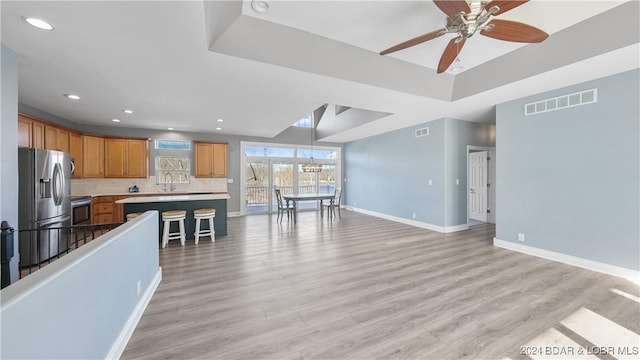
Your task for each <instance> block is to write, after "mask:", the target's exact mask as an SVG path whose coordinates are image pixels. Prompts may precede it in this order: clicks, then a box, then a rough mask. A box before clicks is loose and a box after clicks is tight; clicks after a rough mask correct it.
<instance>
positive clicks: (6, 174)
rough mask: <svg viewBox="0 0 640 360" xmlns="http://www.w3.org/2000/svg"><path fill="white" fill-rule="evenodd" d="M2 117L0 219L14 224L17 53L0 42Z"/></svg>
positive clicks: (15, 262)
mask: <svg viewBox="0 0 640 360" xmlns="http://www.w3.org/2000/svg"><path fill="white" fill-rule="evenodd" d="M0 63H2V73H1V75H0V78H1V79H2V103H1V104H0V109H1V111H2V115H1V116H2V119H1V121H0V139H2V140H1V141H0V220H5V221H7V222H9V225H10V226H13V227H14V228H16V229H17V228H18V211H17V210H16V209H17V208H18V172H17V171H15V169H17V168H18V56H17V55H16V53H15V52H13V50H11V49H9V48H8V47H6V46H4V45H2V52H1V53H0ZM13 248H14V251H15V250H16V249H18V233H17V232H16V233H15V235H14V247H13ZM9 266H10V267H11V281H12V282H15V281H17V280H18V257H17V256H15V255H14V257H13V259H12V260H11V263H10V265H9Z"/></svg>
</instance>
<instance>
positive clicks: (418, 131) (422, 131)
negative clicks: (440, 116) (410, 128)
mask: <svg viewBox="0 0 640 360" xmlns="http://www.w3.org/2000/svg"><path fill="white" fill-rule="evenodd" d="M427 135H429V127H425V128H422V129H416V137H423V136H427Z"/></svg>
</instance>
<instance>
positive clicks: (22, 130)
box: [18, 114, 45, 149]
mask: <svg viewBox="0 0 640 360" xmlns="http://www.w3.org/2000/svg"><path fill="white" fill-rule="evenodd" d="M44 127H45V125H44V123H42V122H40V121H38V120H37V118H34V117H31V116H29V115H25V114H18V147H28V148H36V149H44V148H45V147H44Z"/></svg>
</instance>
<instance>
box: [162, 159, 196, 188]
mask: <svg viewBox="0 0 640 360" xmlns="http://www.w3.org/2000/svg"><path fill="white" fill-rule="evenodd" d="M189 174H190V168H189V158H186V157H169V156H157V157H156V183H157V184H188V183H189Z"/></svg>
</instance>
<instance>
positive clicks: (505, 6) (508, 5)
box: [484, 0, 529, 15]
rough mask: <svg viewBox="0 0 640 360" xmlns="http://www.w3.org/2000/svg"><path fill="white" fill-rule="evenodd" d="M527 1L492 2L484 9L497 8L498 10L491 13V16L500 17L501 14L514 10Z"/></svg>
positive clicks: (500, 0)
mask: <svg viewBox="0 0 640 360" xmlns="http://www.w3.org/2000/svg"><path fill="white" fill-rule="evenodd" d="M528 1H529V0H520V1H502V0H493V1H491V2H490V3H488V4H487V5H486V6H485V7H484V8H485V9H487V10H489V9H491V8H492V7H494V6H497V7H498V8H500V10H498V11H497V12H495V13H493V15H500V14H502V13H503V12H507V11H509V10H511V9H513V8H516V7H518V6H520V5H522V4H524V3H526V2H528Z"/></svg>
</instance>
